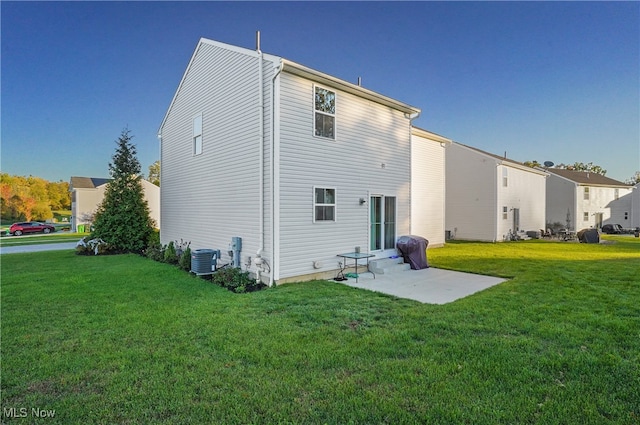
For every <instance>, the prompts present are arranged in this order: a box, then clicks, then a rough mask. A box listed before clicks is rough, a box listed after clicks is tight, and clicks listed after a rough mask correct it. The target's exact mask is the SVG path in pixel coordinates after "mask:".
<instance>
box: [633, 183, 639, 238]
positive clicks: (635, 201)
mask: <svg viewBox="0 0 640 425" xmlns="http://www.w3.org/2000/svg"><path fill="white" fill-rule="evenodd" d="M631 227H632V228H636V227H640V183H638V184H636V185H635V186H633V191H632V192H631Z"/></svg>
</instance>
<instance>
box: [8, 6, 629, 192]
mask: <svg viewBox="0 0 640 425" xmlns="http://www.w3.org/2000/svg"><path fill="white" fill-rule="evenodd" d="M0 8H1V15H2V27H1V28H2V56H1V71H2V74H1V78H2V87H1V88H2V99H1V100H2V135H1V136H2V139H1V165H2V172H5V173H9V174H17V175H34V176H38V177H43V178H45V179H48V180H55V181H57V180H64V181H68V180H69V178H70V177H71V176H72V175H74V176H91V177H107V176H108V163H109V162H110V161H111V156H112V155H113V153H114V151H115V147H116V144H115V140H116V139H117V138H118V136H119V135H120V132H121V131H122V129H123V128H125V127H128V128H129V129H130V130H131V132H132V134H133V135H134V139H133V141H134V143H135V144H136V146H137V149H138V159H139V160H140V163H141V165H142V169H143V171H144V172H145V173H146V172H147V168H148V166H149V165H150V164H151V163H153V162H154V161H155V160H157V159H159V145H158V140H157V137H156V134H157V131H158V127H159V126H160V123H161V121H162V118H163V117H164V114H165V112H166V110H167V108H168V106H169V103H170V102H171V99H172V97H173V95H174V93H175V90H176V88H177V86H178V83H179V82H180V79H181V78H182V75H183V73H184V70H185V69H186V66H187V64H188V61H189V59H190V58H191V55H192V53H193V51H194V49H195V47H196V44H197V42H198V40H199V39H200V37H206V38H210V39H213V40H218V41H222V42H224V43H229V44H234V45H237V46H241V47H247V48H254V47H255V32H256V30H260V31H261V35H262V50H263V51H264V52H265V53H271V54H274V55H278V56H282V57H285V58H287V59H290V60H292V61H295V62H298V63H301V64H303V65H306V66H309V67H311V68H314V69H317V70H319V71H322V72H324V73H327V74H330V75H334V76H336V77H339V78H342V79H345V80H348V81H351V82H354V83H355V82H356V81H357V79H358V77H361V78H362V85H363V86H364V87H366V88H368V89H371V90H374V91H377V92H379V93H382V94H384V95H386V96H389V97H392V98H394V99H398V100H400V101H403V102H405V103H408V104H411V105H413V106H417V107H419V108H421V109H422V115H421V116H420V117H419V118H418V119H417V120H415V121H414V123H415V125H417V126H418V127H421V128H424V129H427V130H430V131H433V132H435V133H438V134H441V135H443V136H446V137H449V138H451V139H453V140H455V141H458V142H461V143H464V144H467V145H471V146H474V147H477V148H480V149H483V150H486V151H489V152H491V153H495V154H503V153H504V152H505V151H506V152H507V155H508V157H510V158H512V159H515V160H518V161H526V160H534V159H535V160H538V161H539V162H544V161H553V162H555V163H556V164H559V163H573V162H576V161H580V162H585V163H587V162H593V163H595V164H598V165H601V166H602V167H603V168H605V169H606V170H608V172H607V176H609V177H612V178H614V179H618V180H622V181H624V180H626V179H628V178H630V177H631V176H632V175H633V174H634V173H635V172H636V171H637V170H640V3H638V2H619V3H613V2H472V3H468V2H403V3H398V2H336V3H315V2H313V3H308V2H283V3H278V2H242V3H226V2H7V1H2V2H1V3H0Z"/></svg>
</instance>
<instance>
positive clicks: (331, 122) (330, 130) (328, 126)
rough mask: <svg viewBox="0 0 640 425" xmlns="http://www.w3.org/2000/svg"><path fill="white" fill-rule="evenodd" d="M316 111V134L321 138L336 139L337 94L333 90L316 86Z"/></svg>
mask: <svg viewBox="0 0 640 425" xmlns="http://www.w3.org/2000/svg"><path fill="white" fill-rule="evenodd" d="M314 110H315V118H314V122H315V130H314V134H315V135H316V136H319V137H326V138H328V139H335V138H336V93H335V92H333V91H331V90H327V89H324V88H322V87H318V86H315V96H314Z"/></svg>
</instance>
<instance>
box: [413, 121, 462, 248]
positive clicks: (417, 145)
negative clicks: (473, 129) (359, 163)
mask: <svg viewBox="0 0 640 425" xmlns="http://www.w3.org/2000/svg"><path fill="white" fill-rule="evenodd" d="M451 143H453V142H452V141H451V140H450V139H447V138H446V137H443V136H440V135H438V134H435V133H432V132H430V131H427V130H423V129H421V128H418V127H413V129H412V131H411V234H413V235H419V236H422V237H424V238H426V239H427V240H428V241H429V247H430V248H432V247H437V246H443V245H444V243H445V226H444V223H445V151H446V149H447V147H448V146H449V145H451Z"/></svg>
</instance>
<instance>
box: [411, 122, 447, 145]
mask: <svg viewBox="0 0 640 425" xmlns="http://www.w3.org/2000/svg"><path fill="white" fill-rule="evenodd" d="M411 134H412V135H414V136H418V137H424V138H426V139H429V140H433V141H435V142H440V143H442V144H443V146H449V145H451V143H453V140H451V139H448V138H446V137H444V136H441V135H440V134H437V133H434V132H433V131H429V130H425V129H424V128H420V127H416V126H415V125H412V126H411Z"/></svg>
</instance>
